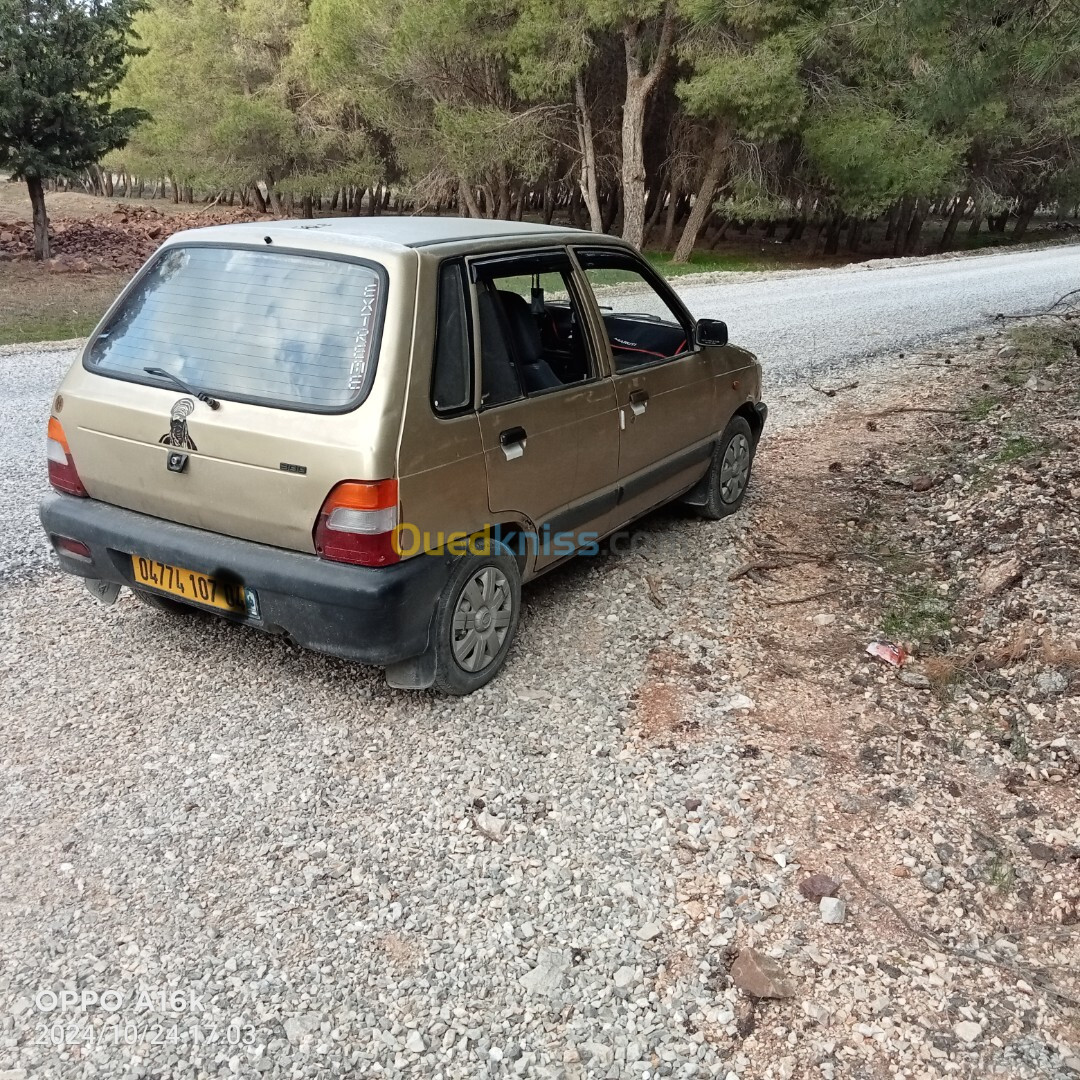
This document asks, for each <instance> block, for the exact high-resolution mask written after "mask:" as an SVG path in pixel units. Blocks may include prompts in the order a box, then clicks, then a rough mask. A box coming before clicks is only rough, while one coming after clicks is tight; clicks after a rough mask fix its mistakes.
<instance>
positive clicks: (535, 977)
mask: <svg viewBox="0 0 1080 1080" xmlns="http://www.w3.org/2000/svg"><path fill="white" fill-rule="evenodd" d="M570 963H571V957H570V952H569V950H568V949H541V950H540V953H539V955H538V956H537V958H536V967H534V968H533V969H532V971H526V972H525V974H524V975H522V976H521V978H520V979H519V980H518V981H519V982H520V983H521V985H522V986H524V987H525V989H526V990H528V991H529V992H530V993H533V994H553V993H555V991H556V990H558V989H560V988H561V987H562V984H563V979H564V977H565V974H566V972H567V971H568V970H569V968H570Z"/></svg>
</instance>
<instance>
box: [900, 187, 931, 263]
mask: <svg viewBox="0 0 1080 1080" xmlns="http://www.w3.org/2000/svg"><path fill="white" fill-rule="evenodd" d="M927 206H928V203H927V200H926V199H919V200H917V201H916V203H915V209H914V210H913V211H912V213H911V221H910V223H909V224H908V227H907V235H906V236H905V237H904V254H905V255H914V254H917V252H918V247H919V241H920V240H921V238H922V230H923V224H924V223H925V222H926V208H927Z"/></svg>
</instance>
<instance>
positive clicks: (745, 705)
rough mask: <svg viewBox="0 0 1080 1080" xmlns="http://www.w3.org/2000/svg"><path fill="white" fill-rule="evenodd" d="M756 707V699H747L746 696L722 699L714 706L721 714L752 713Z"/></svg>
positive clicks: (732, 695) (738, 695) (732, 696)
mask: <svg viewBox="0 0 1080 1080" xmlns="http://www.w3.org/2000/svg"><path fill="white" fill-rule="evenodd" d="M753 707H754V699H753V698H749V697H747V696H746V695H745V694H731V695H729V696H728V697H726V698H721V699H720V700H719V701H717V702H715V703H714V705H713V708H714V709H719V710H720V712H750V710H751V709H753Z"/></svg>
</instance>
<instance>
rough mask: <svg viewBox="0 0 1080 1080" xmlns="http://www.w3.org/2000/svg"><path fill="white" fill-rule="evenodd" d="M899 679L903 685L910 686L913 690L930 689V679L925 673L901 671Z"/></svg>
mask: <svg viewBox="0 0 1080 1080" xmlns="http://www.w3.org/2000/svg"><path fill="white" fill-rule="evenodd" d="M900 681H901V682H902V683H903V684H904V685H905V686H910V687H912V688H913V689H915V690H929V689H930V680H929V679H928V678H927V677H926V676H925V675H921V674H920V673H919V672H917V671H901V672H900Z"/></svg>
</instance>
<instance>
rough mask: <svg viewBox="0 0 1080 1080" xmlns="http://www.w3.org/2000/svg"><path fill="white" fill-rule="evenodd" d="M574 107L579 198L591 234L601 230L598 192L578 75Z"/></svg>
mask: <svg viewBox="0 0 1080 1080" xmlns="http://www.w3.org/2000/svg"><path fill="white" fill-rule="evenodd" d="M574 105H575V106H576V108H577V135H578V144H579V146H580V147H581V181H580V184H581V197H582V199H583V200H584V201H585V208H586V209H587V210H588V212H589V228H590V229H592V231H593V232H600V231H601V229H602V225H601V217H600V190H599V188H598V187H597V181H596V144H595V143H594V142H593V129H592V117H591V116H590V115H589V105H588V102H587V101H586V100H585V83H584V82H583V81H582V78H581V76H580V75H578V76H577V77H576V78H575V79H574Z"/></svg>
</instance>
